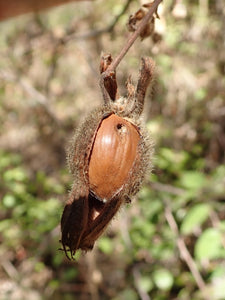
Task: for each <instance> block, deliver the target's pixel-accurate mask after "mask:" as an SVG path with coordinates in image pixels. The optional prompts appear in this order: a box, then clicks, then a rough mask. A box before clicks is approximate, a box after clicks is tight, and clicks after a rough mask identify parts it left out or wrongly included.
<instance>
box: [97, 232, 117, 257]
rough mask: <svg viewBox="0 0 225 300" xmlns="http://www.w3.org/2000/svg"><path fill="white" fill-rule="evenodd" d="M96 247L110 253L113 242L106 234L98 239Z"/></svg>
mask: <svg viewBox="0 0 225 300" xmlns="http://www.w3.org/2000/svg"><path fill="white" fill-rule="evenodd" d="M98 247H99V249H100V250H101V251H102V252H103V253H105V254H111V253H112V251H113V243H112V240H111V239H110V238H108V237H106V236H103V237H102V238H101V239H100V240H99V241H98Z"/></svg>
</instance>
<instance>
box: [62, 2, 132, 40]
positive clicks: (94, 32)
mask: <svg viewBox="0 0 225 300" xmlns="http://www.w3.org/2000/svg"><path fill="white" fill-rule="evenodd" d="M132 1H133V0H127V2H126V3H125V5H124V7H123V9H122V10H121V12H120V13H119V14H118V15H117V16H116V17H115V19H114V20H113V21H112V23H111V24H110V25H108V26H107V27H105V28H102V29H95V30H90V31H87V32H83V33H81V34H76V33H74V32H72V33H71V34H68V35H66V36H65V37H63V38H62V40H61V43H67V42H69V41H71V40H75V39H76V40H80V39H89V38H94V37H97V36H99V35H101V34H103V33H108V32H112V31H113V30H114V28H115V26H116V24H117V23H118V21H119V20H120V18H121V17H122V15H124V13H125V12H126V11H127V9H128V7H129V5H130V3H131V2H132ZM68 31H70V30H68Z"/></svg>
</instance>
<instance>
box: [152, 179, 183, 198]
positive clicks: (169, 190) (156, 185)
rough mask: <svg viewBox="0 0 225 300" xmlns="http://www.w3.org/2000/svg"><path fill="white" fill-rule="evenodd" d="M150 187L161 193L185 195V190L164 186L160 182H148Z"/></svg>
mask: <svg viewBox="0 0 225 300" xmlns="http://www.w3.org/2000/svg"><path fill="white" fill-rule="evenodd" d="M148 186H149V187H150V188H152V189H153V190H156V191H160V192H166V193H169V194H172V195H176V196H181V195H183V194H184V193H185V190H184V189H181V188H177V187H175V186H173V185H170V184H164V183H160V182H148Z"/></svg>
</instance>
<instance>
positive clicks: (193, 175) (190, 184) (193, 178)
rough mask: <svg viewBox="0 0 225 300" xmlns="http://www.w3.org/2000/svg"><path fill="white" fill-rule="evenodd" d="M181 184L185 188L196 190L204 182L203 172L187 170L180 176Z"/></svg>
mask: <svg viewBox="0 0 225 300" xmlns="http://www.w3.org/2000/svg"><path fill="white" fill-rule="evenodd" d="M180 182H181V185H182V186H183V187H185V188H187V189H191V190H198V189H200V188H202V187H203V186H204V185H205V184H206V178H205V176H204V174H202V173H200V172H196V171H187V172H184V173H183V174H182V177H181V178H180Z"/></svg>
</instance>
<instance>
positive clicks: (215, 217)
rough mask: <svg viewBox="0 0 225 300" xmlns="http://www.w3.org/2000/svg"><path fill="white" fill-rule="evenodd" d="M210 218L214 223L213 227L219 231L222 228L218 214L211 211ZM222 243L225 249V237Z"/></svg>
mask: <svg viewBox="0 0 225 300" xmlns="http://www.w3.org/2000/svg"><path fill="white" fill-rule="evenodd" d="M209 217H210V220H211V222H212V225H213V227H214V228H216V229H219V228H220V219H219V217H218V215H217V213H216V212H215V211H213V210H211V212H210V216H209ZM221 242H222V245H223V248H224V249H225V237H224V235H222V241H221Z"/></svg>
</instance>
